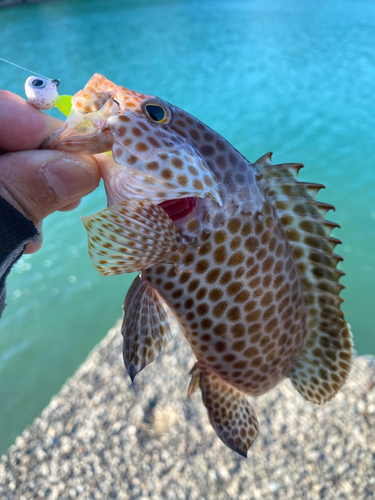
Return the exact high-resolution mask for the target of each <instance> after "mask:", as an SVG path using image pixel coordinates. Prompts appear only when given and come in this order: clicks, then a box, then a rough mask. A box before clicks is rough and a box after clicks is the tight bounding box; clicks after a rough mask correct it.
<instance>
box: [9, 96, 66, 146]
mask: <svg viewBox="0 0 375 500" xmlns="http://www.w3.org/2000/svg"><path fill="white" fill-rule="evenodd" d="M62 124H63V122H62V121H60V120H58V119H57V118H54V117H52V116H49V115H47V114H46V113H43V112H42V111H40V110H39V109H36V108H35V107H34V106H33V105H32V104H30V103H29V102H27V101H25V99H22V97H20V96H18V95H15V94H12V92H8V91H7V90H0V130H1V134H0V149H3V150H5V151H22V150H25V149H37V148H38V147H39V146H40V145H41V143H42V142H43V141H44V139H46V138H47V137H48V136H49V135H50V134H52V133H53V132H55V131H56V130H57V129H58V128H60V127H61V126H62Z"/></svg>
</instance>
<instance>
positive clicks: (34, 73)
mask: <svg viewBox="0 0 375 500" xmlns="http://www.w3.org/2000/svg"><path fill="white" fill-rule="evenodd" d="M0 61H4V62H6V63H8V64H11V65H12V66H16V68H20V69H23V70H25V71H27V72H28V73H31V74H32V75H37V76H41V77H42V78H45V79H46V80H49V81H51V82H53V83H54V84H55V85H56V87H57V86H58V84H59V83H60V80H53V79H52V78H48V77H47V76H44V75H41V74H40V73H36V72H35V71H30V70H29V69H27V68H24V67H23V66H19V65H18V64H15V63H12V62H10V61H7V60H6V59H3V58H2V57H0ZM56 82H58V83H56Z"/></svg>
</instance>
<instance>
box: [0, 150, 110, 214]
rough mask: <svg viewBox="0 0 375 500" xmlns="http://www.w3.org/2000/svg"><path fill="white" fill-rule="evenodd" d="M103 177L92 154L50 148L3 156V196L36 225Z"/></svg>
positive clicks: (0, 167)
mask: <svg viewBox="0 0 375 500" xmlns="http://www.w3.org/2000/svg"><path fill="white" fill-rule="evenodd" d="M99 180H100V172H99V168H98V165H97V163H96V161H95V160H94V159H93V158H92V157H91V156H86V155H78V154H73V153H65V152H62V151H48V150H43V151H42V150H40V151H20V152H17V153H8V154H6V155H2V156H0V196H2V197H3V198H4V199H5V200H7V201H8V202H9V203H10V204H11V205H13V206H14V207H15V208H16V209H17V210H19V211H20V212H21V213H22V214H23V215H24V216H25V217H26V218H28V219H30V220H31V221H33V222H34V224H38V223H39V222H40V221H41V220H42V219H44V217H46V216H47V215H49V214H50V213H52V212H54V211H55V210H60V209H61V208H64V207H66V206H67V205H69V204H70V203H73V202H75V201H76V200H77V198H81V197H82V196H85V195H87V194H88V193H91V191H93V190H94V189H95V188H96V187H97V186H98V184H99Z"/></svg>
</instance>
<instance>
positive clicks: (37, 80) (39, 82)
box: [32, 79, 46, 89]
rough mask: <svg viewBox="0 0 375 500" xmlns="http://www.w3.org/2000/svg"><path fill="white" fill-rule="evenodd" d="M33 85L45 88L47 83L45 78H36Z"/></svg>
mask: <svg viewBox="0 0 375 500" xmlns="http://www.w3.org/2000/svg"><path fill="white" fill-rule="evenodd" d="M32 86H33V87H37V88H38V89H43V88H44V87H45V86H46V84H45V82H44V81H43V80H39V79H35V80H33V81H32Z"/></svg>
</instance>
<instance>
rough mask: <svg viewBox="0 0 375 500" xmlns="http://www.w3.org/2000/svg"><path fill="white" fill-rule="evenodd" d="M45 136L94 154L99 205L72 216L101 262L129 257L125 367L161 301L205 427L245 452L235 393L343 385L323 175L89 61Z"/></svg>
mask: <svg viewBox="0 0 375 500" xmlns="http://www.w3.org/2000/svg"><path fill="white" fill-rule="evenodd" d="M44 147H46V148H55V149H60V150H66V151H76V152H80V153H90V154H98V157H97V158H98V161H99V163H100V166H101V170H102V174H103V178H104V182H105V187H106V191H107V195H108V204H109V207H108V208H106V209H105V210H102V211H101V212H99V213H98V214H95V215H93V216H90V217H86V218H84V224H85V226H86V229H87V231H88V237H89V253H90V255H91V257H92V259H93V263H94V266H95V267H96V268H97V269H98V271H99V272H100V273H101V274H103V275H109V274H121V273H124V272H132V271H140V272H139V275H138V276H137V278H136V279H135V281H134V282H133V284H132V286H131V287H130V289H129V291H128V294H127V297H126V299H125V303H124V320H123V325H122V333H123V336H124V360H125V365H126V369H127V371H128V373H129V375H130V376H131V378H132V379H134V377H135V375H136V374H137V373H138V372H139V371H140V370H142V369H143V368H144V367H145V366H146V365H147V364H148V363H150V362H151V361H152V360H153V359H155V357H156V356H157V355H159V354H160V353H161V351H162V350H163V348H164V346H165V345H166V344H167V342H168V340H169V339H170V337H171V328H170V325H169V320H168V315H167V309H169V310H170V311H171V312H172V313H173V314H174V315H175V316H176V319H177V321H178V323H179V324H180V326H181V330H182V332H183V334H184V335H185V337H186V339H187V341H188V342H189V344H190V346H191V348H192V350H193V352H194V354H195V356H196V358H197V362H196V364H195V365H194V367H193V368H192V371H191V381H190V386H189V390H188V394H189V395H190V394H191V393H192V392H194V391H195V390H196V389H197V388H200V389H201V392H202V400H203V403H204V405H205V406H206V408H207V412H208V416H209V419H210V422H211V424H212V426H213V427H214V429H215V431H216V433H217V434H218V436H219V437H220V439H222V441H223V442H224V443H225V444H227V445H228V446H229V447H230V448H232V449H233V450H235V451H237V452H238V453H240V454H242V455H245V456H246V453H247V450H248V448H249V447H250V445H251V444H252V442H253V441H254V439H255V437H256V435H257V431H258V421H257V417H256V414H255V410H254V409H253V407H252V405H251V404H250V402H249V400H248V398H247V395H250V396H260V395H262V394H264V393H265V392H267V391H269V390H270V389H271V388H273V387H274V386H275V385H277V384H278V383H279V382H280V381H281V380H283V379H284V378H285V377H289V378H290V379H291V381H292V383H293V385H294V386H295V387H296V389H297V390H298V391H299V392H300V393H301V394H302V396H304V397H305V399H307V400H309V401H313V402H315V403H318V404H320V403H323V402H325V401H328V400H329V399H331V398H332V397H333V396H334V395H335V394H336V393H337V391H338V390H339V389H340V388H341V387H342V385H343V384H344V383H345V380H346V378H347V376H348V373H349V370H350V366H351V357H352V341H351V333H350V329H349V327H348V324H347V323H346V322H345V320H344V317H343V313H342V311H341V310H340V304H341V302H342V299H341V298H340V297H339V293H340V291H341V289H342V288H343V286H342V285H341V284H340V283H339V278H340V277H341V275H342V274H343V273H342V272H341V271H339V270H338V269H337V268H336V266H337V263H338V262H339V261H340V260H342V259H341V257H339V256H338V255H336V254H335V253H333V250H334V247H335V245H336V244H337V243H339V241H338V240H336V239H335V238H332V237H331V236H330V231H331V230H332V228H334V227H337V224H334V223H331V222H329V221H326V220H325V219H324V216H325V213H326V212H327V210H329V209H330V208H333V207H331V206H330V205H327V204H324V203H321V202H318V201H316V199H315V195H316V192H317V191H318V190H319V189H320V188H322V187H324V186H322V185H320V184H311V183H301V182H298V181H297V173H298V170H299V169H300V168H301V167H302V165H301V164H294V163H291V164H281V165H272V162H271V154H270V153H269V154H267V155H265V156H263V157H262V158H260V159H259V160H258V161H257V162H255V163H254V164H253V163H251V162H249V161H248V160H246V159H245V158H244V157H243V156H242V155H241V154H240V153H239V152H238V151H236V150H235V149H234V148H233V147H232V146H231V145H230V144H229V143H228V142H227V141H226V140H225V139H223V138H222V137H221V136H220V135H219V134H217V133H216V132H214V131H213V130H211V129H210V128H209V127H207V126H206V125H204V124H203V123H202V122H200V121H199V120H197V119H196V118H194V117H193V116H191V115H190V114H189V113H186V112H185V111H183V110H181V109H179V108H177V107H175V106H172V105H170V104H169V103H167V102H165V101H163V100H161V99H158V98H156V97H155V96H148V95H144V94H140V93H137V92H133V91H129V90H128V89H125V88H124V87H118V86H116V85H115V84H113V83H112V82H109V81H108V80H106V79H105V78H104V77H103V76H101V75H94V76H93V77H92V78H91V80H90V81H89V82H88V84H87V85H86V87H85V89H83V90H82V91H80V92H78V94H76V95H75V96H74V97H73V108H72V111H71V114H70V115H69V117H68V119H67V121H66V122H65V125H64V126H63V128H62V129H60V130H59V131H57V132H56V133H55V134H53V135H52V136H51V137H50V138H49V139H47V141H46V142H45V144H44ZM108 151H112V154H108ZM99 153H104V154H99Z"/></svg>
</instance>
